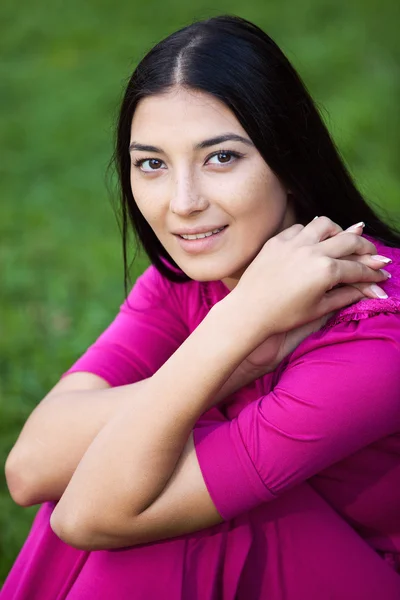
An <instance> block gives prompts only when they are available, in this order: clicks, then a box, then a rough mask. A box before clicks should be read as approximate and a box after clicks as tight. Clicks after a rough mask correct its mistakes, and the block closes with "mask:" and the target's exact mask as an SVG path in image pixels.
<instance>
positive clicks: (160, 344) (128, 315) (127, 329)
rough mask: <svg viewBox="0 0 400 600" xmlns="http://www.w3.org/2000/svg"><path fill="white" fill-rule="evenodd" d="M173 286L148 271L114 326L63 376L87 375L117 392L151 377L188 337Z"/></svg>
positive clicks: (159, 275)
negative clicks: (96, 377) (117, 389)
mask: <svg viewBox="0 0 400 600" xmlns="http://www.w3.org/2000/svg"><path fill="white" fill-rule="evenodd" d="M177 285H180V284H174V283H172V282H170V281H168V280H167V279H166V278H165V277H163V276H162V275H161V274H160V273H159V272H158V271H157V270H156V269H155V267H153V266H150V267H149V268H148V269H147V270H146V271H145V272H144V273H143V274H142V275H141V276H140V277H138V279H137V280H136V282H135V285H134V286H133V288H132V290H131V292H130V294H129V295H128V297H127V299H126V300H125V301H124V303H123V304H122V305H121V307H120V311H119V313H118V315H117V316H116V318H115V319H114V320H113V322H112V323H111V324H110V325H109V327H108V328H107V329H106V330H105V331H104V332H103V333H102V334H101V335H100V336H99V337H98V339H97V340H96V341H95V342H94V344H92V345H91V346H90V347H89V348H88V349H87V350H86V352H85V353H84V354H83V356H81V357H80V358H79V359H78V360H77V361H76V362H75V363H74V364H73V366H72V367H71V368H70V369H68V371H66V372H65V373H64V374H63V375H62V377H65V376H66V375H68V374H69V373H75V372H78V371H86V372H89V373H94V374H95V375H98V376H99V377H102V378H103V379H105V380H106V381H107V382H108V383H109V384H110V385H111V386H113V387H115V386H120V385H126V384H129V383H134V382H135V381H140V380H141V379H145V378H147V377H150V376H151V375H153V374H154V373H155V372H156V371H157V369H159V367H160V366H161V365H162V364H163V363H164V362H165V361H166V360H167V359H168V358H169V357H170V356H171V355H172V354H173V353H174V352H175V350H176V349H177V348H178V347H179V346H180V345H181V344H182V342H183V341H184V340H185V339H186V337H187V336H188V335H189V331H188V328H187V324H186V322H185V318H184V315H183V307H182V303H181V302H180V300H179V298H178V295H177V291H176V289H175V287H176V286H177Z"/></svg>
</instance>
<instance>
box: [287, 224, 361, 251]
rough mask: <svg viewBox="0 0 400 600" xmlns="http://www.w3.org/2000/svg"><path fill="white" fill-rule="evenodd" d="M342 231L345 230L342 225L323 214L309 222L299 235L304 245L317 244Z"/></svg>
mask: <svg viewBox="0 0 400 600" xmlns="http://www.w3.org/2000/svg"><path fill="white" fill-rule="evenodd" d="M341 232H343V229H342V228H341V227H340V225H338V224H337V223H335V222H334V221H332V219H330V218H329V217H325V216H322V217H318V219H314V220H312V221H311V222H310V223H308V224H307V225H306V226H305V227H304V229H303V230H302V231H301V232H300V233H299V235H298V237H299V242H300V243H301V244H302V245H303V244H304V243H308V244H317V243H318V242H321V241H323V240H326V239H328V238H331V237H332V236H336V235H337V234H338V233H341ZM349 254H351V252H349Z"/></svg>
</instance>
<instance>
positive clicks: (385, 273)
mask: <svg viewBox="0 0 400 600" xmlns="http://www.w3.org/2000/svg"><path fill="white" fill-rule="evenodd" d="M379 271H380V272H381V273H383V274H384V275H385V277H386V279H390V278H391V276H392V275H391V274H390V273H389V271H385V269H379Z"/></svg>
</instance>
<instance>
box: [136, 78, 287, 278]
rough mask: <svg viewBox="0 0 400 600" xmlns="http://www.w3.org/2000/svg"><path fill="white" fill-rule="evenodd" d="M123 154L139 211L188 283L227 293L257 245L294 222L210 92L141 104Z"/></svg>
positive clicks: (274, 181) (274, 183)
mask: <svg viewBox="0 0 400 600" xmlns="http://www.w3.org/2000/svg"><path fill="white" fill-rule="evenodd" d="M130 153H131V159H132V166H131V186H132V193H133V196H134V198H135V201H136V203H137V205H138V207H139V210H140V211H141V213H142V214H143V216H144V218H145V219H146V220H147V222H148V223H149V225H150V226H151V228H152V229H153V231H154V233H155V234H156V236H157V237H158V239H159V240H160V242H161V243H162V245H163V246H164V247H165V249H166V250H167V252H168V253H169V254H170V256H171V257H172V258H173V259H174V260H175V262H176V263H177V265H179V267H180V268H181V269H182V271H184V272H185V273H186V274H187V275H188V276H189V277H190V278H192V279H195V280H198V281H213V280H222V281H223V282H224V283H225V285H227V287H228V288H229V289H233V287H234V286H235V285H236V283H237V282H238V280H239V278H240V277H241V275H242V273H243V272H244V270H245V269H246V267H247V266H248V265H249V264H250V262H251V261H252V260H253V259H254V258H255V256H256V255H257V254H258V252H259V251H260V249H261V247H262V246H263V244H265V242H266V241H267V240H268V239H269V238H271V237H273V236H274V235H276V234H277V233H279V232H280V231H282V230H283V229H286V228H287V227H290V226H291V225H292V224H293V223H295V222H296V220H295V214H294V210H293V208H292V206H291V204H290V203H289V202H288V199H287V190H286V189H285V187H284V186H283V185H282V184H281V182H280V180H279V179H278V178H277V177H276V176H275V175H274V173H273V172H272V171H271V169H270V168H269V167H268V165H267V164H266V163H265V161H264V159H263V158H262V157H261V155H260V153H259V152H258V150H257V149H256V148H255V146H254V145H253V144H252V142H251V140H250V138H249V136H248V135H247V133H246V132H245V130H244V129H243V128H242V126H241V125H240V123H239V122H238V120H237V119H236V117H235V115H234V114H233V113H232V112H231V111H230V110H229V109H228V108H227V107H226V106H225V104H223V103H222V102H220V101H219V100H217V99H216V98H215V97H214V96H212V95H210V94H206V93H204V92H200V91H194V90H187V89H182V88H174V89H173V90H172V91H170V92H168V93H166V94H160V95H157V96H149V97H147V98H144V99H143V100H141V101H140V102H139V104H138V106H137V108H136V111H135V114H134V117H133V120H132V127H131V140H130ZM289 198H290V196H289ZM220 228H224V229H223V230H222V231H220V232H219V233H213V234H212V235H210V236H207V237H202V238H201V239H183V238H182V237H181V236H182V235H186V234H189V235H195V234H199V230H200V232H202V233H203V234H204V233H205V232H208V233H209V232H211V231H213V230H215V229H220Z"/></svg>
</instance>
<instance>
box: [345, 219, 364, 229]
mask: <svg viewBox="0 0 400 600" xmlns="http://www.w3.org/2000/svg"><path fill="white" fill-rule="evenodd" d="M360 227H365V223H364V221H360V222H359V223H356V224H355V225H352V226H351V227H348V228H347V229H346V231H354V230H355V229H359V228H360Z"/></svg>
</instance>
